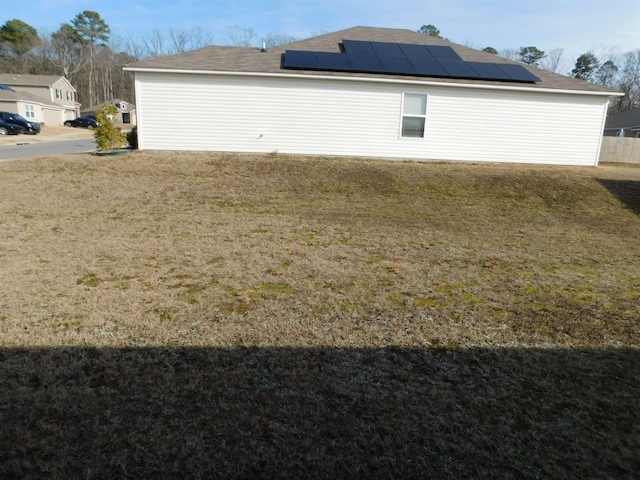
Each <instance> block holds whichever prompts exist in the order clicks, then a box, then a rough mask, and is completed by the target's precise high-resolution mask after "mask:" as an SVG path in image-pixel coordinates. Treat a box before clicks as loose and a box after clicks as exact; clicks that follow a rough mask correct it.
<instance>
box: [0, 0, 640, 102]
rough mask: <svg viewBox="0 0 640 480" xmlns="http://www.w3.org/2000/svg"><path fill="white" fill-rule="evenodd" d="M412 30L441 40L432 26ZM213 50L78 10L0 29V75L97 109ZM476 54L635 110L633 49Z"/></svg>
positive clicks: (265, 39) (280, 38)
mask: <svg viewBox="0 0 640 480" xmlns="http://www.w3.org/2000/svg"><path fill="white" fill-rule="evenodd" d="M418 32H420V33H423V34H425V35H429V36H433V37H438V38H442V37H441V34H440V30H438V29H437V28H436V27H435V26H433V25H423V26H422V27H420V29H418ZM295 40H297V39H296V38H295V37H292V36H290V35H286V34H281V33H269V34H267V35H264V36H260V35H258V34H257V33H256V32H255V31H254V30H253V29H250V28H241V27H237V26H234V27H229V28H228V29H227V31H226V39H225V41H224V42H223V43H224V44H225V45H229V46H238V47H250V46H259V45H261V44H262V43H264V44H265V45H266V47H267V48H269V47H273V46H277V45H282V44H285V43H289V42H293V41H295ZM208 45H214V39H213V36H212V35H211V34H209V33H207V32H205V31H203V30H201V29H197V28H196V29H189V30H181V29H168V30H153V31H150V32H148V33H146V34H144V35H142V36H137V37H134V36H129V37H128V38H123V37H121V36H118V35H113V34H112V32H111V28H110V27H109V25H108V24H107V23H106V22H105V21H104V19H103V18H102V17H101V16H100V14H99V13H97V12H94V11H91V10H85V11H83V12H80V13H78V14H77V15H76V16H75V17H73V18H72V19H71V20H70V21H69V22H65V23H62V24H61V25H60V27H59V28H58V29H57V30H56V31H54V32H38V31H37V30H36V29H35V28H33V27H32V26H31V25H28V24H27V23H25V22H23V21H22V20H19V19H13V20H8V21H7V22H6V23H5V24H4V25H2V26H1V27H0V72H4V73H22V74H36V75H63V76H65V77H66V78H67V79H68V80H69V81H70V82H71V83H72V85H74V86H75V87H76V89H77V91H78V102H80V103H81V104H82V105H83V106H85V107H89V106H97V105H100V104H102V103H104V102H105V101H108V100H111V99H114V98H122V99H125V100H127V101H135V98H134V91H133V75H132V74H131V73H130V72H124V71H123V70H122V67H123V66H124V65H126V64H128V63H132V62H135V61H138V60H143V59H148V58H156V57H161V56H164V55H171V54H176V53H182V52H186V51H189V50H194V49H196V48H201V47H205V46H208ZM483 51H485V52H488V53H492V54H494V55H499V56H501V57H503V58H507V59H510V60H515V61H519V62H522V63H524V64H527V65H533V66H536V67H539V68H542V69H545V70H549V71H552V72H555V73H561V74H565V75H569V76H571V77H574V78H578V79H581V80H586V81H589V82H593V83H597V84H600V85H604V86H607V87H611V88H615V89H618V90H620V91H621V92H623V93H624V96H622V97H616V98H615V99H614V100H613V101H612V105H611V108H612V110H614V111H624V110H629V109H631V108H635V107H637V106H640V49H639V50H634V51H630V52H626V53H623V54H613V53H605V54H602V55H600V58H598V57H597V56H596V55H595V54H594V53H593V52H585V53H584V54H582V55H580V56H579V57H578V58H577V60H576V62H575V66H574V68H573V69H572V70H571V71H564V72H563V71H562V70H563V68H564V67H565V65H566V64H565V63H564V60H563V50H562V49H561V48H556V49H553V50H551V51H549V52H544V51H542V50H540V49H538V48H537V47H535V46H526V47H520V48H519V49H503V50H500V51H498V50H496V49H495V48H493V47H485V48H484V49H483Z"/></svg>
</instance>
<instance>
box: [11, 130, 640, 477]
mask: <svg viewBox="0 0 640 480" xmlns="http://www.w3.org/2000/svg"><path fill="white" fill-rule="evenodd" d="M63 130H64V129H63ZM69 132H70V133H74V134H75V133H85V134H89V133H90V132H86V131H79V130H74V129H69ZM27 138H31V137H27ZM40 138H44V135H43V137H40ZM639 304H640V168H639V167H637V166H624V167H623V166H618V165H603V166H601V167H598V168H586V167H582V168H580V167H549V166H534V165H490V164H483V165H478V164H455V163H436V162H434V163H417V162H384V161H374V160H365V159H330V158H325V159H323V158H302V157H289V156H286V155H275V154H271V155H231V154H211V153H200V154H198V153H193V154H186V153H175V152H133V153H131V154H128V155H118V156H114V157H97V156H94V155H88V154H78V155H68V156H60V157H53V156H51V157H39V158H35V159H29V160H24V161H17V162H6V163H2V164H0V424H1V425H2V428H0V478H3V479H4V478H48V479H66V478H84V479H102V478H154V479H174V478H194V479H197V478H229V479H231V478H310V479H325V478H326V479H335V478H356V479H358V478H403V479H404V478H407V479H413V478H416V479H422V478H430V479H449V478H482V479H501V480H502V479H514V480H515V479H518V480H522V479H540V478H554V479H556V478H557V479H570V478H585V479H594V478H603V479H608V478H615V479H636V478H638V475H637V472H639V471H640V409H638V399H639V398H640V387H639V386H640V313H639V311H638V305H639Z"/></svg>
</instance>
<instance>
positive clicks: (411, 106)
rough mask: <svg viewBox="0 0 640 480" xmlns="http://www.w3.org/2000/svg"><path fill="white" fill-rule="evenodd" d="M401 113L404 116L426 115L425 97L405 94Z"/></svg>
mask: <svg viewBox="0 0 640 480" xmlns="http://www.w3.org/2000/svg"><path fill="white" fill-rule="evenodd" d="M403 113H404V114H405V115H426V113H427V96H426V95H418V94H415V93H405V94H404V112H403Z"/></svg>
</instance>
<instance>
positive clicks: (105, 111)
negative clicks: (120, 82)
mask: <svg viewBox="0 0 640 480" xmlns="http://www.w3.org/2000/svg"><path fill="white" fill-rule="evenodd" d="M117 114H118V108H117V107H116V106H115V105H113V104H109V103H105V104H104V105H102V106H101V107H100V108H99V109H98V111H97V112H96V120H97V121H98V126H97V127H96V128H95V129H94V131H93V137H94V138H95V140H96V144H97V145H98V148H99V149H100V150H113V149H116V148H123V147H126V146H127V137H126V135H125V134H124V133H122V132H121V131H120V130H119V129H118V128H117V127H116V125H115V123H114V119H115V118H116V115H117Z"/></svg>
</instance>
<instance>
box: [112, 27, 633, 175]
mask: <svg viewBox="0 0 640 480" xmlns="http://www.w3.org/2000/svg"><path fill="white" fill-rule="evenodd" d="M367 42H380V43H367ZM425 46H427V47H428V48H427V47H425ZM309 52H312V53H309ZM125 70H126V71H131V72H134V74H135V91H136V104H137V125H138V142H139V147H140V148H141V149H156V150H199V151H232V152H263V153H265V152H280V153H292V154H305V155H331V156H360V157H381V158H389V159H416V160H460V161H476V162H519V163H540V164H558V165H597V163H598V156H599V151H600V145H601V141H602V131H603V126H604V120H605V116H606V112H607V107H608V105H609V98H610V97H612V96H616V95H621V94H620V93H618V92H616V91H614V90H612V89H609V88H605V87H602V86H599V85H594V84H591V83H588V82H584V81H581V80H577V79H573V78H569V77H565V76H562V75H557V74H554V73H551V72H547V71H544V70H540V69H537V68H534V67H529V66H523V65H522V64H519V63H517V62H512V61H509V60H506V59H503V58H500V57H497V56H495V55H492V54H490V53H486V52H480V51H477V50H473V49H471V48H467V47H464V46H462V45H457V44H454V43H451V42H449V41H447V40H443V39H439V38H434V37H429V36H426V35H423V34H421V33H417V32H414V31H410V30H396V29H385V28H369V27H355V28H351V29H347V30H343V31H339V32H335V33H329V34H325V35H320V36H318V37H313V38H310V39H307V40H302V41H298V42H293V43H290V44H287V45H283V46H280V47H275V48H270V49H268V50H265V49H262V50H261V49H257V48H241V47H217V46H212V47H206V48H203V49H199V50H195V51H191V52H186V53H181V54H177V55H172V56H167V57H161V58H157V59H152V60H144V61H140V62H136V63H133V64H131V65H128V66H126V67H125Z"/></svg>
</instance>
